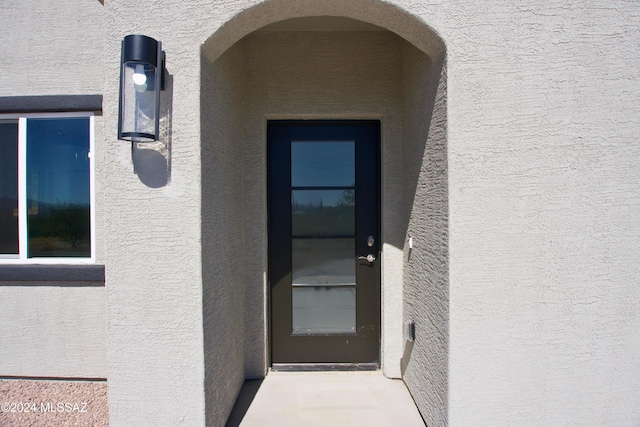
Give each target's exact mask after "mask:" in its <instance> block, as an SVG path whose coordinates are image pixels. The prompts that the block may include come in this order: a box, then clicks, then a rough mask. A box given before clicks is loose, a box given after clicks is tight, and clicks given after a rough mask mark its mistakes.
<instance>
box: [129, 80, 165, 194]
mask: <svg viewBox="0 0 640 427" xmlns="http://www.w3.org/2000/svg"><path fill="white" fill-rule="evenodd" d="M172 112H173V76H172V75H171V74H169V73H168V72H167V73H166V75H165V83H164V90H163V91H161V92H160V140H159V141H154V142H140V143H132V144H133V145H132V147H131V157H132V161H133V171H134V173H136V174H137V175H138V179H140V181H141V182H142V183H143V184H144V185H146V186H147V187H151V188H160V187H164V186H165V185H167V184H169V182H171V136H172V133H171V122H172V120H171V119H172Z"/></svg>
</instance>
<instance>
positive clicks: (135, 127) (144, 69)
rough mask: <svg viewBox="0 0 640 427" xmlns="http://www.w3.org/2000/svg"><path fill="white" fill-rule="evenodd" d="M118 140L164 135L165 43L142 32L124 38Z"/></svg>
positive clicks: (134, 140)
mask: <svg viewBox="0 0 640 427" xmlns="http://www.w3.org/2000/svg"><path fill="white" fill-rule="evenodd" d="M121 55H122V56H121V60H120V112H119V117H118V139H122V140H126V141H131V142H151V141H157V140H158V139H159V136H160V129H159V127H160V117H159V116H160V91H161V90H164V61H165V55H164V52H163V51H162V43H161V42H159V41H157V40H155V39H152V38H151V37H147V36H143V35H140V34H132V35H128V36H126V37H125V38H124V40H122V53H121Z"/></svg>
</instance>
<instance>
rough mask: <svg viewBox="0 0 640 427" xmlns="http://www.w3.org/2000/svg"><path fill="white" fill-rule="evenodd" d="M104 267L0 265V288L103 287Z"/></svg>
mask: <svg viewBox="0 0 640 427" xmlns="http://www.w3.org/2000/svg"><path fill="white" fill-rule="evenodd" d="M104 276H105V273H104V265H97V264H88V265H28V264H21V265H13V264H9V265H0V286H104V285H105V279H104Z"/></svg>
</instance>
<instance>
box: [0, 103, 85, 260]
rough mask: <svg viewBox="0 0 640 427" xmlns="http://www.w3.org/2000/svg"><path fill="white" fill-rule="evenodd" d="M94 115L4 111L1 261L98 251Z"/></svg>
mask: <svg viewBox="0 0 640 427" xmlns="http://www.w3.org/2000/svg"><path fill="white" fill-rule="evenodd" d="M93 121H94V118H93V115H92V114H88V113H86V114H85V113H73V114H71V113H69V114H48V115H42V114H29V115H22V116H7V115H0V262H15V261H16V260H21V261H32V262H38V263H47V262H56V263H58V262H61V261H62V262H64V260H65V259H67V260H72V261H74V262H77V261H79V260H81V259H84V260H90V261H92V260H93V257H94V247H95V242H94V237H93V236H94V219H93V218H94V215H93V209H92V206H93V205H94V203H93V197H94V192H93V160H92V159H91V149H92V147H93Z"/></svg>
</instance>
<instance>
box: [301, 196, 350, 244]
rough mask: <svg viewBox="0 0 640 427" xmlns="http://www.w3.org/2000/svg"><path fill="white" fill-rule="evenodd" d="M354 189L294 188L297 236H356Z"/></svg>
mask: <svg viewBox="0 0 640 427" xmlns="http://www.w3.org/2000/svg"><path fill="white" fill-rule="evenodd" d="M355 204H356V203H355V191H354V190H351V189H349V190H293V191H292V192H291V227H292V228H291V232H292V234H293V236H353V235H354V234H355Z"/></svg>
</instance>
